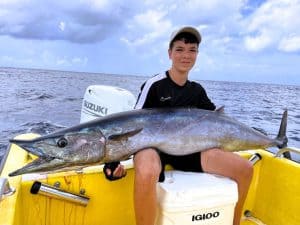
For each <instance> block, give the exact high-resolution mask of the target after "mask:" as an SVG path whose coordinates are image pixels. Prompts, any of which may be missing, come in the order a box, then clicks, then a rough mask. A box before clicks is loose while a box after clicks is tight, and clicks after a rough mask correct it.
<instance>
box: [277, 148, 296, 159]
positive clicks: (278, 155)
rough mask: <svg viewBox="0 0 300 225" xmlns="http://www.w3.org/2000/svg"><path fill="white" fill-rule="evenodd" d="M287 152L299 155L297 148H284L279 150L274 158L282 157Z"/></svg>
mask: <svg viewBox="0 0 300 225" xmlns="http://www.w3.org/2000/svg"><path fill="white" fill-rule="evenodd" d="M287 152H293V153H298V154H300V149H299V148H295V147H285V148H282V149H280V150H279V151H278V152H277V153H276V155H275V157H281V156H282V155H284V154H285V153H287Z"/></svg>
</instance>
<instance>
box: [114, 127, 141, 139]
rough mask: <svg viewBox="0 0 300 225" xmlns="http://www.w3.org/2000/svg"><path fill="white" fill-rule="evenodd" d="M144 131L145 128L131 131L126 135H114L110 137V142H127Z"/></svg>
mask: <svg viewBox="0 0 300 225" xmlns="http://www.w3.org/2000/svg"><path fill="white" fill-rule="evenodd" d="M142 130H143V128H138V129H135V130H131V131H128V132H125V133H120V134H112V135H109V137H108V140H110V141H122V140H124V139H126V140H127V139H128V138H129V137H132V136H134V135H136V134H138V133H140V132H141V131H142Z"/></svg>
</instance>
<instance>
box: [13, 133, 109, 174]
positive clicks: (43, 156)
mask: <svg viewBox="0 0 300 225" xmlns="http://www.w3.org/2000/svg"><path fill="white" fill-rule="evenodd" d="M10 142H11V143H13V144H16V145H18V146H19V147H21V148H23V149H24V150H26V151H28V152H29V153H32V154H33V155H36V156H38V158H37V159H36V160H34V161H33V162H31V163H29V164H27V165H26V166H24V167H23V168H21V169H19V170H17V171H15V172H13V173H11V174H10V175H11V176H15V175H19V174H23V173H32V172H54V171H55V172H57V171H66V170H73V169H78V168H82V167H86V166H89V165H92V164H96V163H103V162H102V161H103V159H104V156H105V143H106V139H105V137H104V135H103V134H102V132H101V131H100V130H99V129H92V128H86V129H81V130H77V131H68V132H62V131H61V132H56V133H53V134H49V135H45V136H41V137H38V138H35V139H33V140H20V139H12V140H10Z"/></svg>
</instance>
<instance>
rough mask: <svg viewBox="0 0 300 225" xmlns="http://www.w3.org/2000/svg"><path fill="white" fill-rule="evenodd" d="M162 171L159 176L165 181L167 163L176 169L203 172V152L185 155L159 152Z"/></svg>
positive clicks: (160, 179)
mask: <svg viewBox="0 0 300 225" xmlns="http://www.w3.org/2000/svg"><path fill="white" fill-rule="evenodd" d="M159 156H160V160H161V164H162V171H161V173H160V176H159V181H160V182H162V181H164V170H165V165H167V164H169V165H171V166H172V167H173V168H174V169H175V170H182V171H189V172H203V169H202V166H201V153H199V152H197V153H193V154H190V155H184V156H174V155H168V154H166V153H163V152H160V153H159Z"/></svg>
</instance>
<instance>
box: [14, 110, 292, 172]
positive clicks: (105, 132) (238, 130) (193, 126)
mask: <svg viewBox="0 0 300 225" xmlns="http://www.w3.org/2000/svg"><path fill="white" fill-rule="evenodd" d="M286 125H287V111H285V112H284V113H283V116H282V120H281V125H280V129H279V133H278V136H277V137H276V138H270V137H268V136H266V135H264V134H263V133H261V132H259V131H257V130H255V129H253V128H251V127H248V126H246V125H245V124H243V123H241V122H239V121H237V120H236V119H234V118H231V117H229V116H228V115H226V114H225V113H224V112H223V110H222V109H220V110H216V111H208V110H202V109H196V108H159V109H155V108H153V109H138V110H131V111H126V112H121V113H115V114H110V115H107V116H104V117H101V118H99V119H95V120H92V121H89V122H86V123H82V124H79V125H77V126H74V127H70V128H66V129H62V130H59V131H57V132H55V133H52V134H48V135H45V136H41V137H37V138H35V139H33V140H20V139H12V140H10V142H11V143H14V144H17V145H18V146H20V147H21V148H23V149H24V150H26V151H28V152H29V153H32V154H33V155H36V156H38V158H37V159H35V160H33V161H32V162H30V163H29V164H27V165H25V166H24V167H22V168H20V169H18V170H16V171H14V172H12V173H10V174H9V175H10V176H16V175H21V174H25V173H35V172H38V173H51V172H58V171H67V170H74V169H81V168H83V167H87V166H91V165H95V164H104V163H108V162H114V161H122V160H125V159H128V158H129V157H130V156H131V155H133V154H135V153H136V152H138V151H142V150H143V149H146V148H149V147H151V148H155V149H157V151H161V152H164V153H167V154H170V155H187V154H191V153H195V152H201V151H205V150H207V149H211V148H221V149H224V150H225V151H241V150H249V149H261V148H268V147H271V146H278V147H280V146H285V145H286V144H287V138H286Z"/></svg>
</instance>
